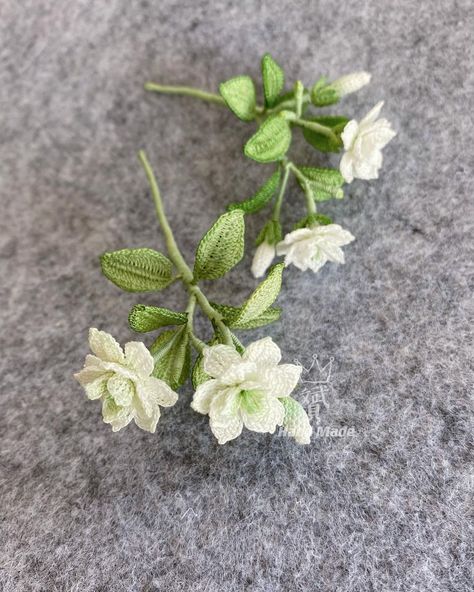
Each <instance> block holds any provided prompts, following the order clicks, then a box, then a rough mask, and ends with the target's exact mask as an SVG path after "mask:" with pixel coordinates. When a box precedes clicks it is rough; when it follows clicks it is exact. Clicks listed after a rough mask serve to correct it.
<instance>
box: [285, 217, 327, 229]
mask: <svg viewBox="0 0 474 592" xmlns="http://www.w3.org/2000/svg"><path fill="white" fill-rule="evenodd" d="M312 224H321V225H322V226H326V225H327V224H332V220H331V218H330V217H329V216H325V215H324V214H309V216H305V217H304V218H303V219H301V220H300V221H299V222H296V224H295V225H294V226H293V229H294V230H298V228H306V227H308V226H311V225H312Z"/></svg>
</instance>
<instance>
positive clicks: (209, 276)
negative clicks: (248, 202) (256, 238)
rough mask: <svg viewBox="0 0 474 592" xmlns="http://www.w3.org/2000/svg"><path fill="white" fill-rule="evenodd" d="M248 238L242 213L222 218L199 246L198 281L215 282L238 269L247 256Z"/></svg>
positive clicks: (230, 214) (195, 276)
mask: <svg viewBox="0 0 474 592" xmlns="http://www.w3.org/2000/svg"><path fill="white" fill-rule="evenodd" d="M244 234H245V222H244V212H243V211H242V210H233V211H232V212H227V213H226V214H223V215H222V216H220V217H219V218H218V219H217V220H216V222H215V223H214V224H213V226H212V227H211V228H210V229H209V230H208V231H207V233H206V234H205V235H204V236H203V237H202V239H201V242H200V243H199V245H198V248H197V251H196V260H195V263H194V278H195V279H196V280H197V279H206V280H214V279H216V278H219V277H222V276H223V275H225V274H226V273H227V272H228V271H229V270H230V269H232V268H233V267H234V265H237V263H238V262H239V261H240V260H241V259H242V257H243V255H244Z"/></svg>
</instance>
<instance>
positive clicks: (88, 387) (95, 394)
mask: <svg viewBox="0 0 474 592" xmlns="http://www.w3.org/2000/svg"><path fill="white" fill-rule="evenodd" d="M83 372H84V370H83ZM75 376H77V374H76V375H75ZM108 378H109V375H107V374H102V376H100V377H99V378H96V379H95V380H93V381H91V382H88V383H87V384H83V385H82V386H83V387H84V390H85V391H86V395H87V398H88V399H90V400H91V401H94V400H95V399H100V398H101V397H104V396H106V395H107V393H108V391H107V380H108Z"/></svg>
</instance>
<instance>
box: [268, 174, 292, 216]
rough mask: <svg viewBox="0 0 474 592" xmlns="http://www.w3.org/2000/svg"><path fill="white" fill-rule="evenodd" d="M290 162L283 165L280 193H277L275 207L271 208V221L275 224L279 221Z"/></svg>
mask: <svg viewBox="0 0 474 592" xmlns="http://www.w3.org/2000/svg"><path fill="white" fill-rule="evenodd" d="M290 165H291V163H290V162H287V163H286V164H284V165H283V166H284V170H285V173H284V175H283V181H282V183H281V186H280V192H279V193H278V197H277V199H276V201H275V205H274V207H273V214H272V220H274V221H275V222H278V221H279V220H280V211H281V204H282V202H283V196H284V195H285V191H286V186H287V185H288V179H289V176H290V168H291V167H290Z"/></svg>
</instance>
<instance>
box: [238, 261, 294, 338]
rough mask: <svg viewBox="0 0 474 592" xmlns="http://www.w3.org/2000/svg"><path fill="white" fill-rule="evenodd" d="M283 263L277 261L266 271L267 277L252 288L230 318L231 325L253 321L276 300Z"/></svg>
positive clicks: (279, 288)
mask: <svg viewBox="0 0 474 592" xmlns="http://www.w3.org/2000/svg"><path fill="white" fill-rule="evenodd" d="M284 267H285V266H284V264H283V263H277V264H276V265H274V266H273V267H272V268H271V269H270V271H269V272H268V275H267V277H266V278H265V279H264V280H263V282H261V284H260V285H259V286H258V287H257V288H256V289H255V290H254V292H253V293H252V294H251V296H250V297H249V298H248V300H247V301H246V302H245V304H244V305H243V306H242V308H241V310H240V312H239V314H238V315H237V316H236V317H235V318H234V319H232V326H233V327H237V325H240V326H242V325H245V324H247V323H248V322H249V321H255V319H257V318H258V317H259V316H260V315H261V314H262V313H264V312H265V311H266V310H267V309H268V308H269V307H270V306H271V305H272V304H273V303H274V302H275V300H276V298H277V296H278V294H279V293H280V290H281V280H282V274H283V268H284Z"/></svg>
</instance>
